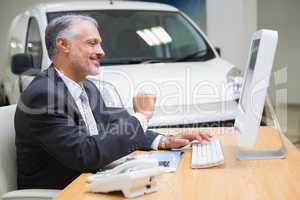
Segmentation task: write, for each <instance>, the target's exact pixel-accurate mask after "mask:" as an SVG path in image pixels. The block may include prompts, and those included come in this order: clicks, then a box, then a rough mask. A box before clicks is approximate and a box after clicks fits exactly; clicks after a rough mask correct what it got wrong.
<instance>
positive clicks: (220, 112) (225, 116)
mask: <svg viewBox="0 0 300 200" xmlns="http://www.w3.org/2000/svg"><path fill="white" fill-rule="evenodd" d="M69 13H72V14H84V15H89V16H91V17H93V18H95V19H96V20H97V21H98V23H99V25H100V30H99V31H100V35H101V37H102V39H103V48H104V51H105V53H106V56H105V57H104V58H103V60H102V64H101V73H100V74H99V75H98V76H91V77H88V78H89V79H91V80H93V81H94V82H97V81H99V80H104V81H107V82H110V83H111V84H112V85H113V86H114V87H115V88H116V89H117V91H118V92H119V94H120V97H121V100H122V102H123V104H124V106H125V108H126V109H127V110H128V111H129V112H132V97H133V95H134V94H135V93H136V92H137V91H139V90H146V91H149V92H152V93H154V94H156V95H157V104H156V111H155V113H154V116H153V118H152V120H151V121H150V125H151V126H169V125H184V124H195V123H196V124H197V123H201V122H213V121H224V120H232V119H234V117H235V112H236V105H237V104H236V100H237V99H238V97H239V90H240V86H241V75H240V72H239V70H238V69H237V68H235V67H234V66H233V65H232V64H230V63H229V62H227V61H225V60H223V59H221V58H220V56H219V55H218V52H217V51H216V49H215V48H214V47H213V46H212V45H211V43H210V42H209V41H208V40H207V38H206V36H205V35H204V34H203V33H202V31H201V30H200V29H199V28H198V27H197V25H196V24H195V23H194V22H193V21H192V20H191V19H189V18H188V17H187V16H186V15H185V14H184V13H182V12H180V11H179V10H178V9H176V8H174V7H172V6H169V5H165V4H158V3H145V2H132V1H113V2H110V1H91V2H89V1H82V2H60V3H44V4H38V5H35V6H33V7H32V8H31V9H28V10H26V11H25V12H23V13H21V14H20V15H18V16H17V17H16V18H15V19H14V21H13V23H12V26H11V29H10V34H9V41H8V43H9V46H10V48H9V49H10V50H9V55H8V60H7V63H11V62H10V61H11V60H12V63H20V62H21V63H22V64H23V67H19V68H14V67H13V66H9V65H8V66H7V68H6V69H5V70H6V71H5V72H4V75H5V77H3V82H2V84H3V86H4V94H5V96H6V97H7V99H8V101H9V103H10V104H14V103H16V102H17V99H18V97H19V95H20V93H21V92H22V91H23V90H24V89H25V88H26V87H27V85H28V84H29V83H30V81H31V80H32V79H33V77H34V76H35V75H36V74H37V73H38V72H40V71H41V70H44V69H46V68H47V67H48V66H49V65H50V64H51V61H50V59H49V57H48V54H47V50H46V45H45V41H44V36H45V29H46V26H47V24H48V22H49V21H50V20H52V19H53V18H55V17H57V16H61V15H64V14H69ZM15 55H21V56H19V57H18V59H17V60H16V58H17V56H15ZM20 58H21V60H20ZM22 59H23V60H22ZM24 59H25V60H24ZM11 71H13V72H14V74H13V73H12V72H11Z"/></svg>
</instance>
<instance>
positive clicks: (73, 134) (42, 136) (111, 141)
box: [15, 66, 157, 189]
mask: <svg viewBox="0 0 300 200" xmlns="http://www.w3.org/2000/svg"><path fill="white" fill-rule="evenodd" d="M84 88H85V90H86V92H87V94H88V97H89V100H90V105H91V108H92V112H93V115H94V117H95V120H96V122H97V125H98V131H99V135H94V136H89V135H88V134H87V132H88V131H87V128H86V125H85V123H84V121H83V118H82V116H81V114H80V112H79V110H78V108H77V106H76V103H75V101H74V99H73V98H72V96H71V94H70V93H69V91H68V89H67V87H66V86H65V84H64V82H63V80H62V79H61V78H60V77H59V75H58V74H57V72H56V71H55V69H54V68H53V67H52V66H50V67H49V68H48V69H47V70H45V71H43V72H42V73H40V74H39V75H38V76H37V77H35V79H34V80H33V81H32V82H31V84H30V85H29V86H28V87H27V89H26V90H25V91H24V92H23V93H22V95H21V97H20V99H19V102H18V105H17V109H16V114H15V129H16V148H17V167H18V188H19V189H24V188H48V189H51V188H52V189H62V188H64V187H65V186H67V185H68V184H69V183H70V182H71V181H72V180H74V179H75V178H76V177H77V176H78V175H80V174H81V173H82V172H95V171H97V170H98V169H100V168H102V167H104V166H105V165H107V164H108V163H110V162H112V161H114V160H116V159H118V158H120V157H122V156H125V155H127V154H129V153H131V152H133V151H134V150H137V149H140V150H147V149H150V148H151V144H152V142H153V140H154V138H155V137H156V136H157V134H156V133H154V132H151V131H147V132H146V133H144V131H143V129H142V127H141V125H140V123H139V121H138V120H137V119H136V118H135V117H133V116H131V115H129V114H128V113H127V112H126V110H124V109H111V108H108V107H106V106H105V104H104V102H103V99H102V98H101V95H100V93H99V90H98V89H97V88H96V86H95V85H94V84H93V83H92V82H91V81H89V80H86V81H85V82H84Z"/></svg>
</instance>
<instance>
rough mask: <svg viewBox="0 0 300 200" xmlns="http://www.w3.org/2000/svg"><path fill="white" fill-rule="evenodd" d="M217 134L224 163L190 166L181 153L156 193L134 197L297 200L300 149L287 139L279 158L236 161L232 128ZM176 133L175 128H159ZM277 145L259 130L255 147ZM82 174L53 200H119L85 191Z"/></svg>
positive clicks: (271, 135) (272, 132)
mask: <svg viewBox="0 0 300 200" xmlns="http://www.w3.org/2000/svg"><path fill="white" fill-rule="evenodd" d="M209 130H210V131H212V132H214V133H215V134H217V135H218V136H219V138H220V139H221V143H222V146H223V150H224V155H225V164H224V165H222V166H218V167H214V168H209V169H196V170H195V169H191V168H190V162H191V153H190V151H187V152H185V153H184V154H183V156H182V159H181V161H180V165H179V168H178V169H177V171H176V172H175V173H170V174H165V175H164V176H163V178H162V181H160V183H159V185H158V192H155V193H152V194H147V195H144V196H142V197H139V198H136V199H145V200H150V199H151V200H152V199H162V200H166V199H175V200H185V199H188V200H196V199H197V200H199V199H213V200H215V199H218V200H221V199H228V200H234V199H238V200H241V199H242V200H244V199H246V200H248V199H249V200H253V199H263V200H265V199H272V200H277V199H278V200H283V199H289V200H292V199H300V152H299V151H298V150H297V149H296V147H295V146H293V145H292V144H291V143H290V142H289V141H287V140H286V142H287V144H288V156H287V158H286V159H282V160H256V161H237V160H236V159H235V153H236V138H235V136H234V131H233V129H232V128H221V129H209ZM158 131H159V132H162V133H163V132H168V133H170V132H175V131H177V130H174V129H173V130H172V129H168V130H166V129H165V130H158ZM279 145H280V142H279V139H278V136H277V134H275V130H274V129H272V128H270V127H263V128H261V129H260V134H259V140H258V144H257V148H258V149H268V148H275V147H278V146H279ZM87 176H89V174H82V175H81V176H79V177H78V178H77V179H76V180H74V181H73V182H72V183H71V184H70V185H69V186H68V187H66V188H65V189H64V190H63V191H62V192H61V193H60V194H59V196H58V197H57V198H56V200H69V199H84V200H96V199H102V200H105V199H110V200H112V199H122V198H123V196H122V195H121V193H113V194H110V195H107V194H93V193H89V192H86V182H85V181H86V178H87Z"/></svg>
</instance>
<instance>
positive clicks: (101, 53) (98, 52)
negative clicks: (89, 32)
mask: <svg viewBox="0 0 300 200" xmlns="http://www.w3.org/2000/svg"><path fill="white" fill-rule="evenodd" d="M96 54H97V57H98V58H99V59H100V58H102V57H103V56H105V52H104V50H103V48H102V46H101V45H98V48H97V52H96Z"/></svg>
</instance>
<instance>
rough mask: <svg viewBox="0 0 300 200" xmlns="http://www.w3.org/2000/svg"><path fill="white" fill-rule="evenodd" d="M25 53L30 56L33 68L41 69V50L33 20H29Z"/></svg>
mask: <svg viewBox="0 0 300 200" xmlns="http://www.w3.org/2000/svg"><path fill="white" fill-rule="evenodd" d="M25 53H28V54H31V55H32V57H33V65H34V68H41V65H42V56H43V49H42V41H41V35H40V30H39V26H38V23H37V21H36V19H35V18H30V19H29V23H28V30H27V38H26V48H25Z"/></svg>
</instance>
